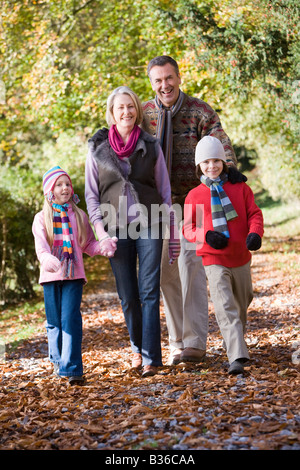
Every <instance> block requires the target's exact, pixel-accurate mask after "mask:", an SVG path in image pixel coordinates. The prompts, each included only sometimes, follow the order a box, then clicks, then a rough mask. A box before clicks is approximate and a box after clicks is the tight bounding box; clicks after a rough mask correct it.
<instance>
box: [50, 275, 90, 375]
mask: <svg viewBox="0 0 300 470" xmlns="http://www.w3.org/2000/svg"><path fill="white" fill-rule="evenodd" d="M43 288H44V299H45V310H46V319H47V323H46V329H47V335H48V349H49V358H50V361H51V362H53V363H54V364H58V365H59V375H61V376H66V377H70V376H78V375H82V374H83V367H82V356H81V342H82V318H81V312H80V304H81V299H82V290H83V279H75V280H66V281H53V282H46V283H45V284H43Z"/></svg>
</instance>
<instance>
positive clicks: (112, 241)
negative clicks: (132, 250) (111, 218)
mask: <svg viewBox="0 0 300 470" xmlns="http://www.w3.org/2000/svg"><path fill="white" fill-rule="evenodd" d="M117 241H118V239H117V237H112V238H111V237H110V236H109V235H106V236H105V238H102V239H101V240H100V242H99V243H100V250H101V255H102V256H107V257H108V258H112V257H113V256H114V254H115V251H116V249H117Z"/></svg>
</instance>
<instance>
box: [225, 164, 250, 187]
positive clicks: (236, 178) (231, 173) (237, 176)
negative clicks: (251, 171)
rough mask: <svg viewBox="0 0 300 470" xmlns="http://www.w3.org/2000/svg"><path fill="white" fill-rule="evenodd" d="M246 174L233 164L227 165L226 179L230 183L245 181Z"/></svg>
mask: <svg viewBox="0 0 300 470" xmlns="http://www.w3.org/2000/svg"><path fill="white" fill-rule="evenodd" d="M247 179H248V178H247V176H245V175H243V173H241V172H240V171H239V170H237V169H236V168H234V167H233V166H229V167H228V181H229V183H231V184H235V183H245V182H246V181H247Z"/></svg>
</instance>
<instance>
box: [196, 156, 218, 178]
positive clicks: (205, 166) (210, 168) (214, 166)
mask: <svg viewBox="0 0 300 470" xmlns="http://www.w3.org/2000/svg"><path fill="white" fill-rule="evenodd" d="M200 168H201V171H202V173H203V174H204V176H207V177H208V178H210V179H212V180H213V179H216V178H218V176H220V174H221V173H222V171H223V160H220V159H219V158H210V159H208V160H205V161H204V162H201V163H200Z"/></svg>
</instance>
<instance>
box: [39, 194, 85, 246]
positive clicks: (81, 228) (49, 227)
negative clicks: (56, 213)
mask: <svg viewBox="0 0 300 470" xmlns="http://www.w3.org/2000/svg"><path fill="white" fill-rule="evenodd" d="M69 203H70V204H71V206H72V209H73V211H74V212H75V216H76V222H77V232H78V242H79V245H80V246H81V247H83V246H84V245H85V243H86V239H87V230H86V226H85V219H84V212H83V210H81V209H80V208H79V207H77V206H76V204H75V202H73V201H72V200H70V201H69ZM43 210H44V221H45V230H46V236H47V241H48V243H49V246H50V248H52V245H53V238H54V236H53V209H52V206H51V203H50V202H49V201H48V199H47V198H45V202H44V207H43Z"/></svg>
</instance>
